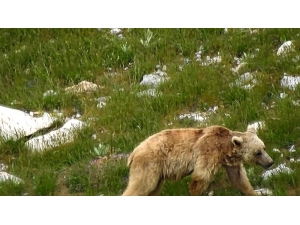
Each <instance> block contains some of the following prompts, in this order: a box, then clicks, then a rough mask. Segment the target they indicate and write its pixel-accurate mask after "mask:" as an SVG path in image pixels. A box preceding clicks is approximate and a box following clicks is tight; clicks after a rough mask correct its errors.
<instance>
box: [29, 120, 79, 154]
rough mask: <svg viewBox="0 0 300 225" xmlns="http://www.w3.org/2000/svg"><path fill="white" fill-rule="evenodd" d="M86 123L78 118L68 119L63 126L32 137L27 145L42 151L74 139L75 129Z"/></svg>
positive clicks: (33, 149) (34, 149) (31, 148)
mask: <svg viewBox="0 0 300 225" xmlns="http://www.w3.org/2000/svg"><path fill="white" fill-rule="evenodd" d="M83 126H84V123H83V122H81V121H80V120H77V119H70V120H68V121H67V122H66V123H65V124H64V125H63V127H61V128H59V129H57V130H54V131H51V132H49V133H47V134H45V135H41V136H38V137H35V138H32V139H30V140H28V141H27V142H25V146H26V147H28V148H29V149H30V150H32V151H37V152H41V151H44V150H47V149H51V148H54V147H57V146H59V145H61V144H65V143H71V142H72V141H74V136H75V131H76V130H79V129H81V128H82V127H83Z"/></svg>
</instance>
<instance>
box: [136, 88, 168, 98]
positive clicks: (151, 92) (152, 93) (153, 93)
mask: <svg viewBox="0 0 300 225" xmlns="http://www.w3.org/2000/svg"><path fill="white" fill-rule="evenodd" d="M145 95H146V96H152V97H156V96H160V95H162V93H161V92H157V91H156V89H148V90H145V91H140V92H139V93H137V96H138V97H141V96H145Z"/></svg>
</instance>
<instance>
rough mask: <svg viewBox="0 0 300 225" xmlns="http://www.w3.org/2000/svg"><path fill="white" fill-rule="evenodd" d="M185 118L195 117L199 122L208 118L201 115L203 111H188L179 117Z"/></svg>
mask: <svg viewBox="0 0 300 225" xmlns="http://www.w3.org/2000/svg"><path fill="white" fill-rule="evenodd" d="M184 118H188V119H193V120H195V121H199V122H202V121H204V120H205V119H206V118H204V117H202V116H201V113H186V114H181V115H179V119H184Z"/></svg>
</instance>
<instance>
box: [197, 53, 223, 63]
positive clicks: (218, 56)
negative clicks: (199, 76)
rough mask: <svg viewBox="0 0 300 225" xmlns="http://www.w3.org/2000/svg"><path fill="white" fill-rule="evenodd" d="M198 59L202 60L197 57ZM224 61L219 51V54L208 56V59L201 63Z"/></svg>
mask: <svg viewBox="0 0 300 225" xmlns="http://www.w3.org/2000/svg"><path fill="white" fill-rule="evenodd" d="M196 61H199V62H202V60H201V58H199V57H197V59H196ZM221 61H222V57H221V56H220V53H219V52H218V55H217V56H214V57H210V56H206V59H205V60H204V61H203V62H202V63H201V65H202V66H208V65H211V64H215V63H219V62H221Z"/></svg>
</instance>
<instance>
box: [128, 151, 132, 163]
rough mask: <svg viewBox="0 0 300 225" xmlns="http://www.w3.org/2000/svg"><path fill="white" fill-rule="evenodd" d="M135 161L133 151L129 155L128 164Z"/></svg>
mask: <svg viewBox="0 0 300 225" xmlns="http://www.w3.org/2000/svg"><path fill="white" fill-rule="evenodd" d="M132 161H133V152H132V153H131V154H130V156H129V157H128V160H127V166H130V165H131V163H132Z"/></svg>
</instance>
